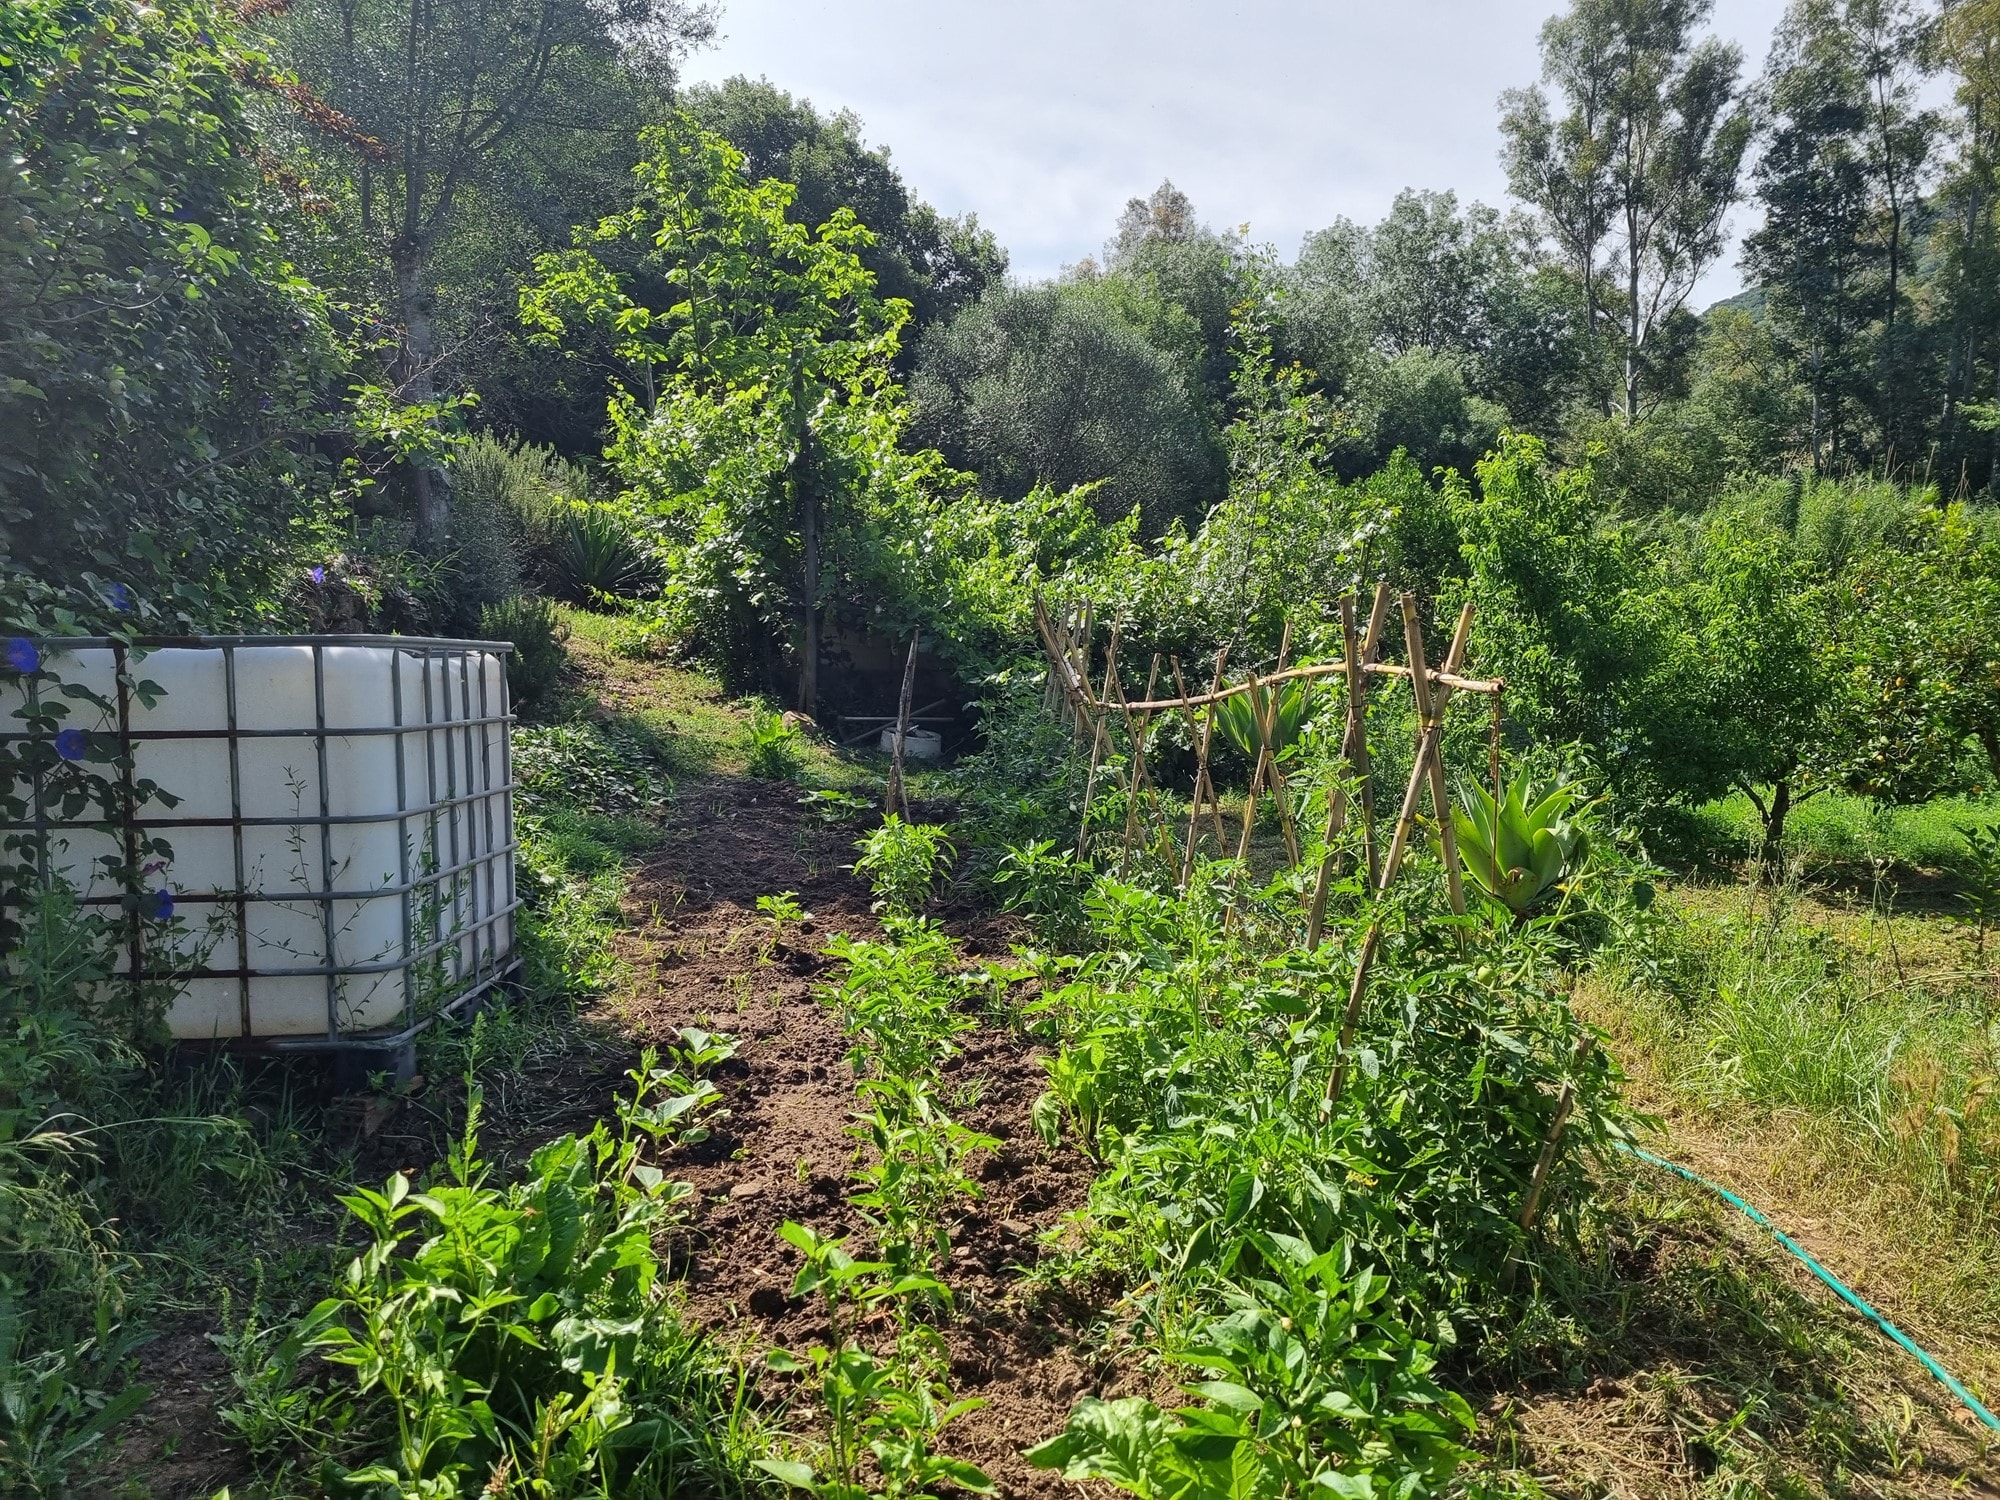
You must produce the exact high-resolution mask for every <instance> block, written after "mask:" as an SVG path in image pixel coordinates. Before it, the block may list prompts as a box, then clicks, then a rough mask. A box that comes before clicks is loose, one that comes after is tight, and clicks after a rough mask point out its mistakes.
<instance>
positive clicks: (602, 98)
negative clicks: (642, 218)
mask: <svg viewBox="0 0 2000 1500" xmlns="http://www.w3.org/2000/svg"><path fill="white" fill-rule="evenodd" d="M269 25H270V29H271V36H272V41H273V45H274V48H275V50H276V51H277V52H278V53H279V55H280V56H281V57H282V58H283V59H284V60H285V61H287V62H288V63H289V64H290V65H291V66H292V67H293V68H295V69H296V70H297V73H298V76H299V80H300V85H301V89H300V92H301V94H302V95H304V96H306V98H307V99H308V100H309V105H308V108H307V112H306V113H307V118H308V120H309V121H313V120H318V119H323V118H337V119H338V120H339V121H340V122H341V126H340V128H339V129H338V130H336V131H332V132H325V131H321V132H318V133H315V134H312V135H310V136H307V137H305V143H306V145H307V148H308V149H309V150H311V151H312V154H313V156H314V157H315V158H316V160H317V163H318V167H319V171H318V174H317V175H321V176H323V177H326V178H328V179H330V180H331V181H332V182H333V183H334V184H336V185H337V187H338V190H339V193H340V197H341V200H342V202H341V207H342V208H343V209H344V210H345V211H346V212H347V213H348V214H351V216H352V222H353V223H354V225H355V226H356V228H357V229H358V231H359V234H360V237H361V240H362V242H363V244H364V245H365V246H366V247H367V250H368V253H369V254H370V255H371V256H372V258H373V262H374V267H375V269H376V270H377V271H378V273H380V275H381V281H382V287H381V294H382V295H383V298H384V300H385V301H386V303H387V304H388V307H389V308H390V309H391V310H392V320H393V322H394V325H395V329H396V332H395V336H394V339H393V342H392V347H391V348H390V349H389V351H388V375H389V378H390V380H391V382H392V384H393V387H394V392H393V394H394V399H395V401H396V402H397V403H398V404H399V405H401V406H404V407H406V408H410V409H413V412H414V415H415V423H414V425H415V426H416V427H418V428H422V427H426V426H428V425H429V417H430V414H431V413H432V412H433V411H434V410H435V408H436V403H437V402H438V400H439V397H440V391H441V384H442V383H441V381H440V378H439V375H440V366H441V365H442V363H443V362H444V360H445V358H446V356H447V354H448V352H449V351H447V350H446V349H445V348H443V347H442V341H441V337H440V331H439V328H438V324H437V307H436V300H437V293H438V286H437V282H436V274H435V272H436V266H435V262H436V259H437V256H438V252H439V249H440V246H441V245H442V244H443V243H444V241H445V240H446V238H447V237H448V236H450V235H452V234H453V233H454V232H455V231H457V230H458V229H459V228H460V227H461V226H462V225H463V224H464V222H465V220H466V218H467V216H468V215H469V214H470V213H472V212H474V211H475V205H476V204H478V203H479V201H480V200H484V203H485V205H486V206H487V208H488V209H489V210H490V208H491V206H492V205H493V204H495V203H496V202H505V201H506V199H507V198H508V195H509V193H510V191H511V190H512V189H514V188H516V187H518V186H522V185H526V184H529V183H531V182H533V181H534V180H535V179H536V178H537V176H538V175H540V171H539V169H540V168H542V167H543V166H544V165H545V164H547V163H548V162H549V161H551V160H552V159H559V158H561V157H562V156H564V155H565V154H566V153H569V152H594V151H595V150H597V149H598V148H599V146H600V145H601V144H602V142H603V141H604V140H606V139H607V138H609V137H612V136H616V137H619V138H623V139H629V138H631V137H633V136H635V135H636V133H637V129H638V127H639V125H640V124H641V123H642V122H643V121H644V120H645V119H646V118H648V117H656V116H657V115H658V114H659V113H660V111H661V109H662V108H663V101H664V97H665V93H664V91H665V90H666V89H667V87H668V86H669V85H670V84H671V81H672V78H673V71H674V68H675V65H676V63H677V61H678V59H679V58H680V57H681V56H682V55H683V53H684V52H685V51H686V49H687V48H688V47H690V46H692V45H695V44H697V43H699V42H701V41H703V40H705V39H706V38H707V37H708V36H710V35H711V34H712V31H713V25H714V13H713V9H712V8H711V7H709V6H707V5H704V4H700V3H698V0H590V3H580V0H319V3H314V4H310V5H299V6H290V7H282V8H278V9H277V10H276V14H275V17H274V19H273V20H272V21H271V22H270V23H269ZM409 478H410V485H411V491H412V498H413V499H414V501H415V510H416V517H417V524H418V530H419V533H420V534H421V535H423V536H425V537H432V536H435V535H437V534H439V533H440V532H441V530H442V528H443V526H444V522H445V517H446V514H447V507H448V493H447V489H446V485H445V478H444V471H443V469H442V467H441V466H440V465H439V464H438V463H437V462H436V461H435V458H434V457H432V456H430V455H428V454H427V453H425V452H423V451H422V449H421V447H420V449H419V451H418V454H417V456H416V457H415V458H414V459H413V461H412V462H411V464H410V465H409Z"/></svg>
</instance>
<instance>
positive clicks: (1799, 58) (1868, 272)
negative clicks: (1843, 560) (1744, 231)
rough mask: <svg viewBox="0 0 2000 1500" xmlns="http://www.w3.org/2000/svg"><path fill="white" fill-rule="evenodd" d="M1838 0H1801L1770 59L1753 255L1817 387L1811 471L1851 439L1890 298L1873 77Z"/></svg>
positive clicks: (1799, 361) (1791, 354) (1747, 257)
mask: <svg viewBox="0 0 2000 1500" xmlns="http://www.w3.org/2000/svg"><path fill="white" fill-rule="evenodd" d="M1850 42H1851V38H1850V36H1849V33H1848V30H1847V28H1846V26H1845V25H1844V24H1843V17H1842V15H1841V5H1840V0H1794V4H1793V5H1792V6H1791V7H1790V8H1789V9H1788V10H1787V11H1786V13H1785V17H1784V20H1783V22H1782V23H1781V24H1780V25H1779V27H1778V31H1777V35H1776V37H1775V38H1774V40H1773V44H1772V49H1771V59H1770V62H1769V64H1768V66H1767V68H1766V70H1765V78H1764V93H1765V97H1766V99H1767V101H1768V104H1767V108H1768V111H1769V122H1770V123H1769V140H1768V142H1767V143H1766V145H1765V148H1764V152H1763V156H1762V158H1761V159H1760V160H1759V162H1758V164H1757V169H1756V183H1757V199H1758V202H1759V204H1760V205H1761V206H1762V208H1763V210H1764V223H1763V225H1762V226H1761V227H1760V228H1759V229H1758V230H1757V231H1756V232H1755V233H1753V234H1752V235H1750V236H1749V238H1748V239H1747V240H1746V241H1745V242H1744V254H1743V265H1744V269H1745V270H1746V271H1748V272H1749V273H1750V274H1751V275H1752V276H1754V277H1755V278H1756V280H1757V284H1758V285H1759V286H1761V287H1762V288H1763V289H1764V292H1765V296H1766V305H1767V306H1768V308H1769V310H1770V316H1771V321H1772V324H1773V325H1774V327H1775V329H1776V330H1777V334H1778V338H1779V345H1780V348H1781V349H1782V350H1783V352H1784V353H1785V354H1786V356H1787V357H1788V359H1789V360H1790V362H1791V363H1792V365H1793V367H1794V369H1795V370H1797V372H1798V376H1799V379H1800V382H1801V383H1802V384H1803V385H1804V386H1805V387H1806V389H1807V391H1808V392H1809V393H1810V406H1809V419H1808V426H1807V431H1806V433H1805V438H1806V446H1807V449H1808V452H1809V453H1810V455H1811V461H1812V471H1813V473H1814V474H1821V473H1826V472H1830V471H1833V470H1835V469H1837V468H1838V467H1839V466H1840V465H1841V464H1842V463H1843V462H1844V461H1845V460H1847V459H1848V458H1849V457H1850V456H1851V453H1850V449H1851V447H1852V446H1853V443H1852V438H1851V436H1850V433H1849V422H1848V419H1847V418H1848V412H1849V408H1850V406H1851V405H1852V404H1853V401H1854V398H1855V397H1857V396H1858V395H1860V394H1861V393H1862V387H1863V385H1864V384H1865V381H1866V377H1867V372H1868V367H1869V364H1870V361H1871V339H1870V332H1871V328H1872V325H1873V324H1874V323H1875V322H1876V320H1877V319H1878V318H1879V317H1880V316H1881V315H1882V312H1883V309H1884V307H1885V305H1886V300H1887V299H1886V296H1885V278H1884V268H1883V260H1884V255H1883V247H1882V245H1881V244H1880V243H1879V242H1878V241H1877V240H1876V239H1875V237H1874V236H1873V234H1872V233H1871V231H1872V229H1873V225H1874V205H1873V201H1872V196H1871V194H1870V191H1869V170H1868V161H1867V152H1866V149H1865V146H1864V143H1863V141H1862V135H1863V132H1864V130H1865V128H1866V126H1867V123H1868V116H1869V98H1868V87H1867V80H1866V77H1865V76H1864V74H1863V71H1862V68H1861V66H1860V64H1859V60H1858V59H1857V58H1856V56H1855V52H1854V49H1853V47H1852V46H1851V45H1850Z"/></svg>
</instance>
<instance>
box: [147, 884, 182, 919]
mask: <svg viewBox="0 0 2000 1500" xmlns="http://www.w3.org/2000/svg"><path fill="white" fill-rule="evenodd" d="M139 912H140V915H142V916H144V917H145V918H146V919H147V920H148V921H153V922H170V921H172V920H173V916H174V893H173V892H172V891H169V890H157V891H148V892H146V894H145V895H143V896H141V897H140V898H139Z"/></svg>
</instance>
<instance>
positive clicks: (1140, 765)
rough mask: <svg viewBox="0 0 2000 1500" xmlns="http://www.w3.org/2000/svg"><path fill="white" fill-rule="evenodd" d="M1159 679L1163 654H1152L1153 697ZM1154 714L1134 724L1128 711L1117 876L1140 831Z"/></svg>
mask: <svg viewBox="0 0 2000 1500" xmlns="http://www.w3.org/2000/svg"><path fill="white" fill-rule="evenodd" d="M1159 680H1160V653H1159V652H1157V651H1155V652H1154V653H1153V668H1152V670H1151V671H1150V672H1148V673H1147V674H1146V696H1147V697H1148V698H1150V697H1152V696H1153V688H1154V686H1155V685H1156V684H1157V683H1158V682H1159ZM1118 701H1119V703H1120V704H1121V705H1122V704H1123V703H1124V701H1125V688H1124V685H1123V684H1122V683H1121V684H1119V686H1118ZM1150 723H1151V716H1150V715H1147V714H1141V715H1140V716H1139V718H1138V721H1137V723H1136V724H1135V723H1134V721H1133V718H1132V710H1131V709H1129V708H1128V709H1126V710H1125V732H1126V734H1127V735H1129V736H1130V737H1131V740H1132V781H1131V784H1130V786H1128V787H1127V788H1126V791H1125V842H1124V844H1123V846H1122V847H1121V848H1120V849H1119V851H1118V878H1119V879H1120V880H1123V879H1124V878H1125V871H1126V868H1127V867H1128V865H1129V864H1130V862H1131V859H1132V840H1133V839H1134V838H1135V837H1137V836H1138V832H1139V786H1140V783H1141V782H1143V781H1146V780H1148V779H1149V778H1148V777H1147V775H1146V730H1147V727H1148V725H1149V724H1150Z"/></svg>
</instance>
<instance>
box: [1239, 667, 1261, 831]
mask: <svg viewBox="0 0 2000 1500" xmlns="http://www.w3.org/2000/svg"><path fill="white" fill-rule="evenodd" d="M1245 675H1246V676H1247V677H1248V678H1249V680H1250V687H1251V695H1250V702H1251V703H1252V704H1253V705H1254V704H1255V703H1256V702H1257V695H1256V686H1257V673H1256V672H1255V671H1254V670H1252V671H1250V672H1248V673H1246V674H1245ZM1252 722H1253V723H1255V722H1256V720H1255V719H1254V717H1253V719H1252ZM1264 758H1265V756H1264V745H1263V744H1262V742H1261V741H1260V742H1259V744H1258V746H1257V759H1256V762H1255V764H1254V766H1253V767H1252V769H1251V772H1250V793H1249V795H1248V796H1246V797H1245V798H1244V799H1243V834H1242V836H1241V837H1240V838H1239V839H1237V841H1236V858H1237V859H1238V861H1242V860H1246V859H1248V858H1249V857H1250V830H1251V828H1252V827H1254V826H1255V825H1256V822H1257V796H1258V794H1259V793H1260V792H1262V791H1263V790H1264Z"/></svg>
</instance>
